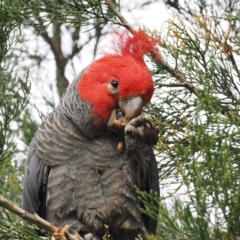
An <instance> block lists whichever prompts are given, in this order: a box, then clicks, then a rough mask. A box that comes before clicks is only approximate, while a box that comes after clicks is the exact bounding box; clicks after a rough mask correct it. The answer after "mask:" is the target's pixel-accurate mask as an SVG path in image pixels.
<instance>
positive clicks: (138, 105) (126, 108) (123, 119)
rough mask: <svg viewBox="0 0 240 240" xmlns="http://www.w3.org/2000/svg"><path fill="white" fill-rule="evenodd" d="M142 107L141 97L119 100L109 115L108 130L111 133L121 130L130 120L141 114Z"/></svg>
mask: <svg viewBox="0 0 240 240" xmlns="http://www.w3.org/2000/svg"><path fill="white" fill-rule="evenodd" d="M142 107H143V99H142V97H141V96H135V97H132V98H126V99H122V100H120V101H119V102H118V105H117V107H116V108H115V109H114V110H113V111H112V113H111V115H110V118H109V121H108V124H107V126H108V128H109V129H110V130H112V131H119V130H121V129H123V128H124V127H125V125H126V124H127V123H128V122H129V121H130V120H131V119H133V118H135V117H137V116H138V115H139V114H141V111H142Z"/></svg>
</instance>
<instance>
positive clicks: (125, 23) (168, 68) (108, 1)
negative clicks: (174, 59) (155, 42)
mask: <svg viewBox="0 0 240 240" xmlns="http://www.w3.org/2000/svg"><path fill="white" fill-rule="evenodd" d="M105 3H106V5H107V6H108V7H109V9H110V10H111V11H112V12H113V13H114V14H115V15H116V16H117V17H118V19H119V21H120V22H121V23H122V26H124V27H125V28H126V29H127V30H128V31H129V32H130V33H132V34H134V33H135V32H136V30H135V29H134V28H133V27H132V26H131V25H130V23H128V21H127V20H126V19H125V18H124V17H123V15H122V14H121V13H120V12H119V11H118V10H117V8H116V6H115V5H114V3H113V2H112V1H111V0H105ZM152 56H153V57H154V59H155V61H156V62H157V63H159V64H161V66H162V67H163V69H165V70H166V71H168V72H169V73H171V74H172V76H174V77H175V78H176V79H178V80H179V82H181V83H184V84H185V85H186V86H189V84H190V83H188V82H187V81H186V79H185V78H184V77H183V76H182V75H181V74H180V73H179V72H177V71H176V70H175V69H174V68H172V67H171V66H170V65H168V64H167V63H166V62H165V61H164V60H163V58H159V57H158V58H156V52H153V53H152ZM188 89H189V90H190V91H191V92H192V93H195V91H196V87H194V86H192V87H191V88H188Z"/></svg>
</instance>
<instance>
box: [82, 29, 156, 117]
mask: <svg viewBox="0 0 240 240" xmlns="http://www.w3.org/2000/svg"><path fill="white" fill-rule="evenodd" d="M158 43H159V40H156V39H151V38H150V37H149V36H148V35H147V34H146V33H144V32H143V31H138V32H136V33H135V34H134V35H133V36H132V37H131V36H129V34H128V33H127V32H124V33H122V34H120V35H117V39H116V40H115V44H114V50H115V52H116V53H115V54H109V55H105V56H104V57H102V58H100V59H98V60H97V61H94V62H93V63H92V64H91V65H90V66H89V67H88V69H87V70H86V71H85V72H84V74H83V75H82V78H81V80H80V81H79V82H78V90H79V94H80V97H81V99H82V100H84V101H88V102H90V103H91V105H92V106H93V112H92V114H93V115H95V116H97V117H98V118H99V120H101V121H108V120H109V118H110V116H111V114H112V111H114V110H115V109H116V108H119V107H120V109H121V111H122V112H123V114H124V116H128V115H129V114H130V113H128V112H126V111H133V113H131V114H130V115H129V116H131V117H129V118H132V117H135V115H138V114H140V112H141V109H142V107H143V106H144V105H146V104H147V103H148V102H149V101H150V100H151V97H152V94H153V81H152V76H151V73H150V71H149V70H148V68H147V66H146V64H145V62H144V60H143V56H144V54H147V53H149V52H151V51H154V49H155V47H156V45H157V44H158ZM134 97H140V98H141V99H142V102H141V103H140V102H138V103H136V104H137V105H139V106H135V107H134V106H132V109H131V107H128V109H122V108H124V107H121V106H122V104H121V103H122V102H123V101H125V100H126V99H132V98H134ZM140 98H138V99H140ZM124 105H127V104H126V102H125V103H124ZM140 105H141V106H140ZM134 108H136V109H134ZM128 120H129V119H128Z"/></svg>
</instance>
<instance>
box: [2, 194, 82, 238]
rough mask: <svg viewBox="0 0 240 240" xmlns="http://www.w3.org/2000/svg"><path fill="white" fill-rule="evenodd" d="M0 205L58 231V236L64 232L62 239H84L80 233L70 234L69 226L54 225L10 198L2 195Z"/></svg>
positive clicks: (44, 226) (39, 225)
mask: <svg viewBox="0 0 240 240" xmlns="http://www.w3.org/2000/svg"><path fill="white" fill-rule="evenodd" d="M0 206H2V207H4V208H6V209H8V210H9V211H11V212H13V213H15V214H17V215H18V216H19V217H20V218H22V219H24V220H27V221H29V222H31V223H33V224H35V225H37V226H38V227H40V228H42V229H44V230H46V231H48V232H51V233H54V234H56V233H57V235H58V236H59V235H60V234H61V233H63V235H64V236H62V237H63V238H62V239H64V237H65V239H66V240H84V239H83V238H82V237H80V236H79V235H76V234H75V235H73V234H70V233H69V232H68V231H67V230H68V228H69V227H68V226H65V227H64V228H63V229H61V228H58V227H56V226H54V225H52V224H51V223H49V222H47V221H46V220H44V219H42V218H41V217H39V216H38V215H34V214H31V213H29V212H27V211H25V210H23V209H22V208H20V207H19V206H17V205H15V204H13V203H11V202H10V201H9V200H7V199H6V198H4V197H2V196H0ZM58 240H61V239H59V238H58Z"/></svg>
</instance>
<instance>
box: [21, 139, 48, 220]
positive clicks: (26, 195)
mask: <svg viewBox="0 0 240 240" xmlns="http://www.w3.org/2000/svg"><path fill="white" fill-rule="evenodd" d="M49 170H50V168H49V167H47V166H46V165H45V164H44V163H43V161H42V160H41V159H40V158H39V157H38V156H37V154H36V146H35V138H33V140H32V142H31V143H30V145H29V153H28V157H27V162H26V168H25V178H24V183H23V195H22V206H23V209H24V210H26V211H28V212H30V213H37V214H38V215H39V216H40V217H42V218H45V217H46V207H45V206H46V204H45V203H46V188H47V179H48V174H49Z"/></svg>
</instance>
